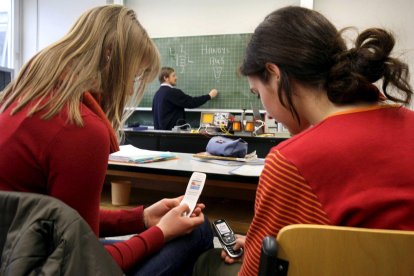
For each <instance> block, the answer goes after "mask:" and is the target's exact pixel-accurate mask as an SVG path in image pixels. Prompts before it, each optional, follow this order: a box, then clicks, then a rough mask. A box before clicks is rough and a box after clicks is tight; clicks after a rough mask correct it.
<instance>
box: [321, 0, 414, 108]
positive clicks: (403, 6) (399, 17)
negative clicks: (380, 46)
mask: <svg viewBox="0 0 414 276" xmlns="http://www.w3.org/2000/svg"><path fill="white" fill-rule="evenodd" d="M412 5H413V1H412V0H393V1H377V0H364V1H361V0H347V1H341V0H315V1H314V9H315V10H317V11H319V12H321V13H322V14H324V15H325V16H326V17H328V19H330V20H331V22H333V23H334V24H335V26H336V27H337V28H339V29H342V28H344V27H349V26H353V27H356V28H357V29H358V30H359V31H360V32H361V31H363V30H365V29H366V28H370V27H380V28H384V29H386V30H389V31H391V32H392V33H393V34H394V35H395V38H396V44H395V47H394V54H395V56H396V57H399V58H400V59H402V60H403V61H405V62H407V63H408V64H409V67H410V69H411V74H410V76H411V78H410V79H411V86H412V87H414V31H413V26H414V14H413V8H412ZM413 107H414V102H413V103H412V106H411V108H412V109H413Z"/></svg>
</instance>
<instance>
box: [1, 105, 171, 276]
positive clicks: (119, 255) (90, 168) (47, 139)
mask: <svg viewBox="0 0 414 276" xmlns="http://www.w3.org/2000/svg"><path fill="white" fill-rule="evenodd" d="M13 106H14V105H12V106H10V107H9V108H8V109H7V110H6V111H5V112H3V113H1V114H0V129H1V133H0V152H1V154H0V190H10V191H23V192H33V193H40V194H45V195H50V196H53V197H55V198H58V199H60V200H62V201H63V202H65V203H66V204H67V205H69V206H71V207H72V208H74V209H75V210H77V211H78V212H79V214H80V215H81V216H82V217H83V218H84V219H85V220H86V221H87V222H88V224H89V225H90V227H91V228H92V230H93V231H94V232H95V233H96V235H97V236H98V235H100V236H114V235H126V234H135V233H140V234H139V235H135V236H134V237H133V238H131V239H130V240H127V241H125V242H122V243H117V244H114V245H108V246H105V247H106V249H107V250H108V252H109V253H110V254H111V255H112V256H113V257H114V259H115V261H116V262H117V263H118V264H119V265H120V267H121V268H122V269H123V270H124V271H126V270H128V269H129V268H130V267H131V266H132V265H134V264H135V263H136V262H138V261H139V260H142V259H143V258H144V257H147V256H148V255H150V254H152V253H154V252H156V251H158V250H159V249H160V248H161V247H162V245H163V243H164V236H163V234H162V232H161V230H160V229H159V228H158V227H151V228H150V229H148V230H145V229H144V224H143V219H142V215H143V207H142V206H141V207H137V208H134V209H132V210H119V211H108V210H100V208H99V205H100V196H101V191H102V186H103V183H104V179H105V174H106V169H107V165H108V156H109V143H110V142H109V135H108V128H107V127H106V126H105V123H104V122H103V121H102V119H100V118H99V117H98V116H96V115H95V114H94V113H93V112H92V111H91V110H89V109H88V108H87V107H86V106H84V105H83V104H82V105H81V114H82V118H83V120H84V127H78V126H75V125H73V124H70V123H68V120H67V113H66V110H62V111H61V112H60V113H59V114H58V115H57V116H55V117H53V118H52V119H50V120H43V119H41V118H40V116H41V113H38V114H36V115H34V116H31V117H27V111H28V108H25V109H24V110H22V111H21V112H19V113H17V114H15V115H13V116H10V111H11V109H12V108H13Z"/></svg>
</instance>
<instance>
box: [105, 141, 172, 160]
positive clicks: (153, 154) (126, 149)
mask: <svg viewBox="0 0 414 276" xmlns="http://www.w3.org/2000/svg"><path fill="white" fill-rule="evenodd" d="M119 149H120V150H119V151H117V152H114V153H111V154H110V155H109V161H118V162H132V163H150V162H157V161H163V160H169V159H173V158H176V156H175V155H174V154H173V153H171V152H169V151H154V150H145V149H140V148H137V147H134V146H132V145H123V146H120V147H119Z"/></svg>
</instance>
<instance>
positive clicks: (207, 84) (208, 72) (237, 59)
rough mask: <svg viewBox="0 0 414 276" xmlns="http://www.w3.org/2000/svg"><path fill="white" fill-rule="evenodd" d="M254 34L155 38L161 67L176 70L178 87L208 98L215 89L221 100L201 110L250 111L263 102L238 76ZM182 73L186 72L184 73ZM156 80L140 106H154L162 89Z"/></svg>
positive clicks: (243, 79) (191, 93) (210, 103)
mask: <svg viewBox="0 0 414 276" xmlns="http://www.w3.org/2000/svg"><path fill="white" fill-rule="evenodd" d="M250 36H251V34H225V35H206V36H184V37H161V38H153V41H154V43H155V44H156V45H157V47H158V50H159V52H160V56H161V64H162V66H170V67H173V68H175V71H176V73H177V79H178V88H179V89H181V90H183V91H184V92H185V93H186V94H188V95H191V96H193V97H197V96H201V95H205V94H206V93H207V92H208V91H210V90H211V89H212V88H216V89H217V90H218V91H219V97H217V98H216V99H214V100H213V101H208V102H207V103H205V104H204V105H203V106H202V107H201V108H206V109H239V108H250V104H251V102H253V103H257V105H260V100H259V99H257V97H254V96H253V94H251V93H250V89H249V84H248V82H247V78H244V77H241V76H240V75H239V74H238V68H239V67H240V63H241V62H242V60H243V58H244V53H245V49H246V45H247V42H248V40H249V38H250ZM181 72H183V73H181ZM159 86H160V84H159V82H158V80H157V79H155V80H154V81H153V82H151V83H150V84H149V85H148V86H147V88H146V91H145V94H144V97H143V99H142V101H141V103H140V107H151V106H152V101H153V98H154V94H155V92H156V91H157V90H158V89H159Z"/></svg>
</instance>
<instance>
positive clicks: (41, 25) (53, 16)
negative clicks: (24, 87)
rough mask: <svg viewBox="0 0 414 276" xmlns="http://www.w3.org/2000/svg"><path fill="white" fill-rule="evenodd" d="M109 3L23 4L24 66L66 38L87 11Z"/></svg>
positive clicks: (36, 0)
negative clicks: (45, 49) (48, 47)
mask: <svg viewBox="0 0 414 276" xmlns="http://www.w3.org/2000/svg"><path fill="white" fill-rule="evenodd" d="M107 2H113V1H106V0H87V1H86V0H59V1H56V0H22V5H21V15H22V18H21V20H20V21H21V23H22V26H23V31H22V41H21V43H22V45H21V46H22V47H21V53H20V58H21V60H22V64H23V63H25V62H26V61H28V60H29V59H30V58H31V57H32V56H33V55H34V54H35V53H37V52H38V51H40V50H41V49H43V48H45V47H46V46H48V45H49V44H51V43H53V42H55V41H56V40H58V39H60V38H61V37H62V36H63V35H65V34H66V33H67V32H68V31H69V29H70V27H71V26H72V24H73V23H74V22H75V21H76V19H77V18H78V17H79V16H80V15H81V14H82V13H83V12H84V11H86V10H87V9H89V8H92V7H94V6H98V5H104V4H106V3H107Z"/></svg>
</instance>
